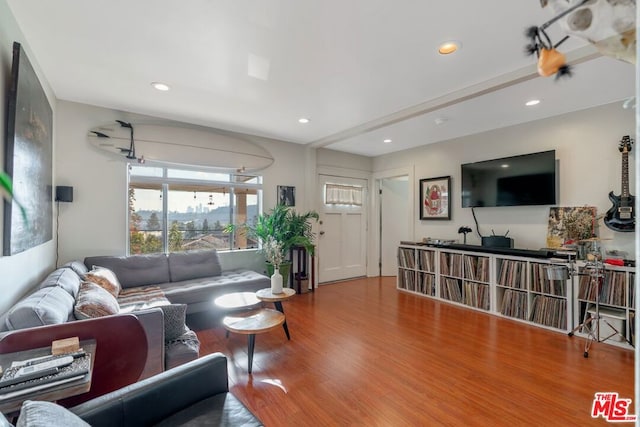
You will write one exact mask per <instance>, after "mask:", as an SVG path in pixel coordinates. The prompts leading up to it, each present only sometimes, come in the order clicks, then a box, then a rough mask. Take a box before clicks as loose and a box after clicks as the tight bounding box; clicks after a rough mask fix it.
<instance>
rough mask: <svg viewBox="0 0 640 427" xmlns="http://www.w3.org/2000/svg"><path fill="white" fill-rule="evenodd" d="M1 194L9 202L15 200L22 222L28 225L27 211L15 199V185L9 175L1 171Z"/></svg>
mask: <svg viewBox="0 0 640 427" xmlns="http://www.w3.org/2000/svg"><path fill="white" fill-rule="evenodd" d="M0 194H2V196H3V197H4V198H5V199H7V200H8V201H11V200H13V201H15V202H16V205H17V206H18V208H19V209H20V214H21V215H22V220H23V221H24V223H25V224H27V211H26V209H25V208H24V206H22V205H21V204H20V202H18V201H17V200H16V199H14V198H13V183H12V182H11V177H10V176H9V175H7V173H6V172H2V171H0Z"/></svg>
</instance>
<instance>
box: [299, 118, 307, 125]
mask: <svg viewBox="0 0 640 427" xmlns="http://www.w3.org/2000/svg"><path fill="white" fill-rule="evenodd" d="M298 123H302V124H305V123H309V119H307V118H306V117H301V118H299V119H298Z"/></svg>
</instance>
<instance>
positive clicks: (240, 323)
mask: <svg viewBox="0 0 640 427" xmlns="http://www.w3.org/2000/svg"><path fill="white" fill-rule="evenodd" d="M283 323H284V314H282V313H280V312H279V311H277V310H273V309H271V308H260V309H258V310H253V311H249V312H244V313H241V314H240V315H238V316H227V317H225V318H224V319H223V320H222V324H223V325H224V327H225V328H226V329H227V331H231V332H235V333H236V334H243V335H248V336H249V370H248V371H249V373H251V369H252V366H253V350H254V348H255V345H256V334H261V333H263V332H267V331H270V330H271V329H274V328H277V327H278V326H280V325H282V324H283Z"/></svg>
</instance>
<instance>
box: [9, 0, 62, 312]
mask: <svg viewBox="0 0 640 427" xmlns="http://www.w3.org/2000/svg"><path fill="white" fill-rule="evenodd" d="M14 41H17V42H19V43H20V44H21V45H22V47H23V49H24V50H25V52H26V54H27V57H28V58H29V61H30V62H31V64H32V65H33V68H34V69H35V71H36V73H37V74H38V78H39V79H40V83H41V84H42V86H43V88H44V90H45V93H46V94H47V98H48V99H49V103H50V104H51V107H52V109H53V117H54V128H55V118H56V106H55V101H54V99H55V98H54V96H53V92H52V90H51V88H50V86H49V84H48V82H47V81H46V79H45V78H44V76H43V74H42V72H41V71H40V67H39V66H38V60H37V58H35V57H34V55H33V54H32V53H31V50H30V48H29V44H28V43H27V41H26V40H25V39H24V35H23V34H22V31H20V28H19V27H18V25H17V23H16V20H15V18H14V17H13V14H12V13H11V10H10V9H9V6H7V2H6V1H4V0H0V82H2V85H1V86H0V117H1V119H0V135H2V137H1V139H0V141H1V142H0V147H1V148H0V165H4V152H5V144H6V140H5V132H6V117H7V110H6V108H7V95H8V91H9V84H10V80H11V62H12V49H13V42H14ZM53 145H54V150H55V145H56V139H55V134H54V135H53ZM55 168H56V165H55V162H54V165H53V169H54V171H55ZM54 176H55V172H54ZM54 185H55V181H54ZM0 205H1V203H0ZM2 211H3V209H2V208H0V224H1V223H2V220H3V217H2V215H3V212H2ZM2 238H3V231H2V227H1V226H0V242H1V241H2ZM54 239H55V236H54ZM54 264H55V240H50V241H49V242H45V243H43V244H42V245H39V246H36V247H34V248H31V249H29V250H27V251H24V252H22V253H19V254H17V255H13V256H5V257H0V313H2V312H4V311H6V309H7V308H8V307H9V306H10V305H11V304H12V303H13V302H14V301H15V300H17V299H18V298H19V297H20V296H22V295H23V294H25V293H26V292H27V291H28V290H29V289H30V288H31V287H33V286H34V285H35V284H36V283H37V282H38V281H39V280H40V279H42V278H43V277H44V276H45V275H46V274H47V273H48V272H49V271H50V270H51V269H52V267H53V265H54Z"/></svg>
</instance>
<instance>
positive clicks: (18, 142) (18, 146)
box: [3, 42, 53, 255]
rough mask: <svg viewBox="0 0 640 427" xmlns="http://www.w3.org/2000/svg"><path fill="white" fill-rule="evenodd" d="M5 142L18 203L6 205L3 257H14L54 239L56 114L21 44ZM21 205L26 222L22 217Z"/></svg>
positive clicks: (15, 57)
mask: <svg viewBox="0 0 640 427" xmlns="http://www.w3.org/2000/svg"><path fill="white" fill-rule="evenodd" d="M6 138H7V139H6V141H7V144H6V146H5V157H4V161H5V165H4V168H5V172H6V173H7V175H9V176H10V177H11V179H12V180H13V195H14V199H13V201H8V200H5V202H4V235H3V254H4V255H14V254H17V253H20V252H23V251H26V250H27V249H29V248H33V247H34V246H38V245H40V244H42V243H44V242H47V241H49V240H51V239H52V228H53V221H52V219H53V190H52V170H53V165H52V163H53V161H52V142H53V113H52V110H51V106H50V105H49V100H48V99H47V96H46V94H45V91H44V89H43V88H42V85H41V84H40V81H39V80H38V76H37V75H36V73H35V71H34V69H33V66H32V65H31V63H30V62H29V59H28V58H27V55H26V54H25V52H24V49H23V48H22V47H21V46H20V43H17V42H15V43H14V44H13V65H12V69H11V86H10V89H9V99H8V103H7V134H6ZM18 201H19V202H20V205H18V204H17V203H18ZM20 206H23V208H24V211H25V212H26V216H27V217H28V222H27V221H25V219H24V217H23V216H21V215H20V210H19V209H20Z"/></svg>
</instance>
